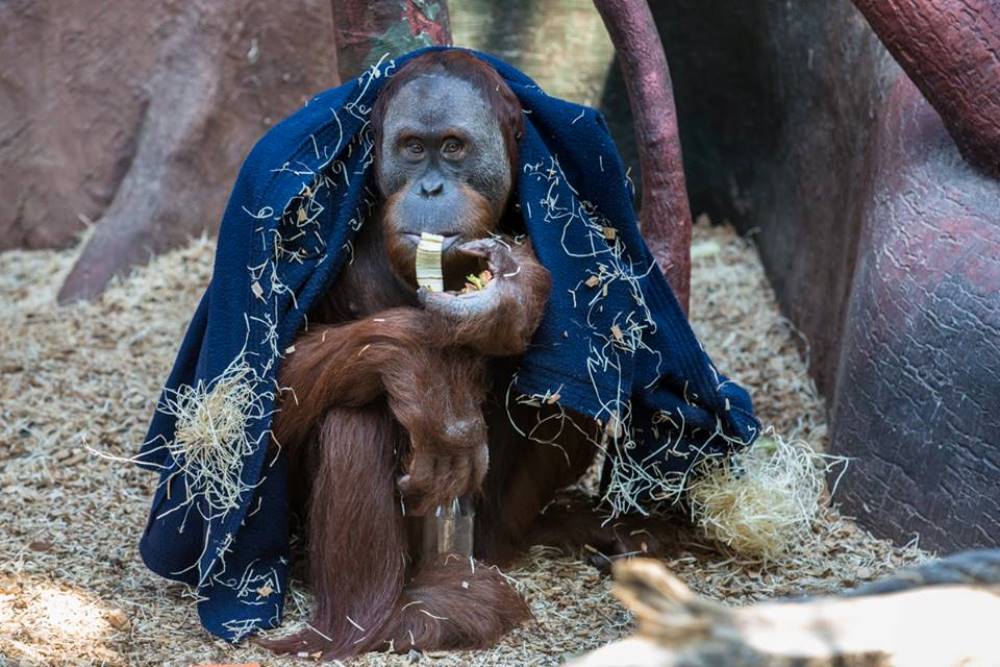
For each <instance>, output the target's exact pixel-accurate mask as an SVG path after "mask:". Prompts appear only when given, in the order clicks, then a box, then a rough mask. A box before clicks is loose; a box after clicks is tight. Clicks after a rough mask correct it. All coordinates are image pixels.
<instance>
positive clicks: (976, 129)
mask: <svg viewBox="0 0 1000 667" xmlns="http://www.w3.org/2000/svg"><path fill="white" fill-rule="evenodd" d="M854 4H855V5H856V6H857V7H858V9H859V10H861V13H862V14H864V15H865V18H867V19H868V22H869V23H870V24H871V26H872V28H873V29H874V30H875V33H876V34H877V35H878V36H879V38H880V39H881V40H882V43H883V44H885V47H886V48H887V49H888V50H889V52H890V53H892V55H893V57H894V58H895V59H896V60H897V61H898V62H899V64H900V66H902V68H903V69H904V70H905V71H906V73H907V75H908V76H909V77H910V79H912V80H913V82H914V83H915V84H916V85H917V88H919V89H920V92H922V93H923V94H924V97H926V98H927V101H928V102H930V103H931V106H933V107H934V109H935V110H936V111H937V112H938V113H939V114H940V115H941V118H942V120H943V121H944V124H945V126H946V127H947V128H948V132H949V134H951V136H952V138H953V139H954V140H955V143H956V144H957V145H958V149H959V150H960V151H961V153H962V156H963V157H965V159H966V160H967V161H968V162H969V164H971V165H973V166H975V167H977V168H978V169H981V170H983V171H984V172H986V173H987V174H989V175H990V176H993V177H994V178H1000V4H998V3H997V2H996V0H894V1H893V2H886V0H854Z"/></svg>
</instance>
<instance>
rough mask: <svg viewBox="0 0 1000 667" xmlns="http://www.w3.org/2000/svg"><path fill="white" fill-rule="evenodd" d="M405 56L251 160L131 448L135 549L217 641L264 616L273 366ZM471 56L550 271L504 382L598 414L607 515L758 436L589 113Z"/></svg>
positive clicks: (276, 530)
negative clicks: (512, 97)
mask: <svg viewBox="0 0 1000 667" xmlns="http://www.w3.org/2000/svg"><path fill="white" fill-rule="evenodd" d="M421 52H422V51H416V52H413V53H411V54H408V55H406V56H403V57H401V58H397V59H396V60H395V61H393V60H389V59H383V61H382V62H380V63H379V64H377V65H376V66H373V67H372V68H371V69H370V70H369V71H367V72H365V73H364V74H363V75H362V76H361V77H360V78H358V79H357V80H355V81H351V82H350V83H347V84H345V85H343V86H340V87H338V88H334V89H332V90H329V91H326V92H324V93H322V94H320V95H318V96H316V97H315V98H313V99H312V100H310V101H309V102H308V103H307V104H306V106H305V107H304V108H303V109H301V110H300V111H298V112H297V113H295V114H294V115H292V116H291V117H290V118H288V119H286V120H285V121H283V122H282V123H280V124H278V125H277V126H275V127H274V128H273V129H272V130H270V131H269V132H268V133H267V134H266V135H265V136H264V137H263V138H262V139H261V140H260V142H259V143H258V144H257V145H256V146H255V147H254V148H253V150H252V151H251V152H250V155H249V156H248V157H247V159H246V161H245V163H244V164H243V167H242V169H241V171H240V174H239V178H238V179H237V181H236V185H235V186H234V187H233V191H232V194H231V196H230V199H229V204H228V206H227V208H226V211H225V215H224V217H223V219H222V225H221V228H220V231H219V241H218V250H217V252H216V258H215V268H214V272H213V276H212V281H211V283H210V284H209V286H208V289H207V290H206V292H205V295H204V297H203V298H202V300H201V303H200V305H199V306H198V309H197V311H196V312H195V314H194V318H193V320H192V322H191V324H190V328H189V329H188V331H187V334H186V335H185V337H184V340H183V343H182V344H181V348H180V351H179V352H178V355H177V360H176V362H175V364H174V368H173V371H172V372H171V374H170V376H169V378H168V379H167V382H166V384H165V387H164V391H163V395H162V397H161V400H160V402H159V405H158V408H157V411H156V413H155V414H154V416H153V419H152V424H151V426H150V429H149V435H148V438H147V442H146V444H145V445H144V446H143V448H142V451H141V453H140V456H139V458H140V462H141V465H143V466H145V467H147V468H149V469H152V470H156V471H158V472H159V473H160V484H159V485H158V486H157V489H156V492H155V495H154V498H153V502H152V509H151V512H150V516H149V522H148V525H147V527H146V530H145V533H144V534H143V537H142V541H141V544H140V553H141V555H142V558H143V560H144V561H145V562H146V564H147V565H148V566H149V567H150V569H152V570H153V571H154V572H157V573H158V574H160V575H162V576H164V577H169V578H171V579H176V580H179V581H183V582H186V583H188V584H190V585H191V586H193V587H195V588H196V589H197V592H198V595H199V602H198V612H199V615H200V617H201V620H202V623H203V624H204V626H205V627H206V628H207V629H208V630H209V631H210V632H212V633H214V634H216V635H218V636H220V637H224V638H226V639H229V640H238V639H240V638H242V637H244V636H246V635H247V634H248V633H251V632H253V631H255V630H257V629H260V628H269V627H273V626H275V625H277V624H278V623H279V622H280V619H281V613H282V605H283V601H284V594H285V591H286V588H287V580H288V565H289V562H288V559H289V555H288V540H289V535H288V502H287V499H286V477H287V475H286V462H285V460H284V457H283V456H280V455H279V456H275V455H274V454H273V453H269V450H268V442H269V431H268V428H269V424H270V419H271V416H272V414H273V412H274V410H275V408H276V406H275V399H276V395H277V384H276V376H277V371H278V368H279V366H280V364H281V360H282V356H283V353H284V352H285V351H286V350H287V348H288V347H289V346H290V345H292V342H293V339H294V337H295V334H296V331H297V330H298V329H299V328H300V326H301V325H302V323H303V318H304V316H305V314H306V312H307V311H308V310H309V308H310V305H311V304H312V303H313V302H314V300H315V299H316V297H317V296H318V295H319V294H321V293H322V292H323V291H324V290H326V289H328V288H329V287H330V285H331V284H332V282H333V280H334V278H335V277H336V276H337V273H338V271H339V270H340V269H341V268H342V267H343V265H344V263H345V261H349V258H350V256H351V243H352V239H353V238H354V236H355V235H356V233H357V231H358V229H359V228H360V227H361V226H362V225H363V224H366V223H367V220H368V217H369V213H370V212H371V211H372V209H373V206H374V205H375V202H376V194H375V187H374V184H373V178H372V161H373V144H372V139H371V134H370V132H369V128H368V114H369V111H370V109H371V106H372V102H373V100H374V99H375V97H376V95H377V94H378V92H379V89H380V88H381V86H382V85H383V84H384V83H385V81H386V79H387V78H388V77H391V76H392V74H393V72H394V71H395V70H396V69H398V68H399V67H400V66H401V65H402V64H403V63H404V62H406V61H407V60H409V59H410V58H412V57H414V56H415V55H419V54H420V53H421ZM474 55H476V56H477V57H479V58H481V59H482V60H484V61H486V62H487V63H489V64H490V65H491V66H493V67H494V68H496V70H497V71H498V72H499V73H500V75H501V76H502V77H503V78H504V79H505V80H506V81H507V83H508V84H509V85H510V87H511V89H512V90H513V91H514V93H515V94H516V95H517V97H518V98H519V99H520V101H521V104H522V105H523V108H524V114H525V117H524V118H525V131H524V135H523V137H522V139H521V141H520V165H521V171H520V173H519V174H518V184H517V198H518V202H519V206H520V212H521V214H522V216H523V218H524V222H525V227H526V229H527V231H528V233H529V235H530V237H531V240H532V242H533V245H534V248H535V251H536V252H537V254H538V257H539V259H540V261H541V262H542V264H544V265H545V266H546V267H547V268H548V269H549V271H551V273H552V279H553V288H552V295H551V300H550V302H549V304H548V310H547V312H546V315H545V317H544V319H543V321H542V323H541V326H540V327H539V329H538V331H537V333H536V335H535V337H534V339H533V341H532V344H531V346H530V349H529V351H528V352H527V353H526V354H525V355H524V357H523V360H522V362H521V364H520V368H519V370H518V371H517V373H516V375H515V377H514V378H513V380H514V387H515V388H516V391H517V392H519V393H520V394H523V395H526V396H533V395H535V396H546V397H548V398H550V399H551V397H552V396H553V395H555V394H558V401H559V402H560V403H561V404H562V405H564V406H566V407H568V408H572V409H574V410H576V411H578V412H581V413H583V414H587V415H591V416H593V417H594V418H595V419H598V420H600V421H601V423H602V424H604V425H605V433H606V434H607V437H606V438H605V439H604V441H603V443H602V445H601V446H602V447H604V448H605V450H606V453H607V458H606V464H605V468H604V479H603V482H602V489H603V493H604V495H605V499H606V501H607V502H608V503H609V505H610V506H611V507H613V508H614V509H615V510H617V511H630V510H640V511H642V510H643V508H647V507H649V505H650V504H651V503H655V502H658V501H673V500H676V498H677V496H678V493H677V492H678V489H680V488H681V487H682V486H683V481H684V478H685V476H686V475H687V473H688V472H689V471H690V469H691V468H692V466H694V465H695V464H697V463H698V462H699V461H701V460H702V459H703V458H704V457H706V456H718V455H724V454H726V453H728V452H730V451H732V450H733V449H734V448H739V447H743V446H745V445H746V444H748V443H750V442H751V441H752V440H753V439H754V437H755V436H756V434H757V431H758V428H759V426H758V423H757V421H756V419H755V418H754V416H753V410H752V407H751V403H750V399H749V396H748V395H747V393H746V392H745V391H744V390H743V389H741V388H740V387H738V386H737V385H735V384H734V383H733V382H731V381H729V380H727V379H726V378H725V377H723V376H722V375H720V374H719V373H718V372H717V371H716V369H715V368H714V366H713V365H712V363H711V361H710V360H709V358H708V357H707V356H706V354H705V352H704V351H703V350H702V348H701V346H700V345H699V343H698V341H697V339H696V338H695V336H694V334H693V333H692V331H691V328H690V326H689V325H688V322H687V320H686V318H685V316H684V313H683V311H682V310H681V309H680V308H679V307H678V304H677V301H676V299H675V298H674V295H673V293H672V292H671V290H670V288H669V286H668V285H667V283H666V282H665V280H664V279H663V277H662V275H661V273H660V271H659V270H658V269H657V267H656V265H655V263H654V260H653V258H652V256H651V254H650V252H649V250H648V249H647V248H646V246H645V244H644V243H643V240H642V237H641V236H640V233H639V229H638V227H637V226H636V216H635V213H634V210H633V207H632V197H633V191H632V188H631V183H630V182H629V181H628V178H627V176H626V174H625V171H624V169H623V167H622V162H621V158H620V157H619V155H618V152H617V150H616V149H615V146H614V143H613V141H612V139H611V137H610V135H609V134H608V129H607V126H606V125H605V121H604V119H603V117H602V116H601V115H600V114H599V113H598V112H597V111H595V110H594V109H591V108H588V107H584V106H579V105H577V104H572V103H570V102H566V101H563V100H559V99H556V98H553V97H549V96H548V95H546V94H545V93H544V92H543V91H542V90H541V89H540V88H539V87H538V86H537V85H535V83H534V82H532V81H531V79H529V78H528V77H526V76H525V75H524V74H522V73H521V72H519V71H518V70H516V69H514V68H513V67H511V66H509V65H507V64H505V63H503V62H502V61H500V60H497V59H495V58H493V57H491V56H488V55H485V54H479V53H475V54H474Z"/></svg>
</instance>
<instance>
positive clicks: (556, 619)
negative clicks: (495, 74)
mask: <svg viewBox="0 0 1000 667" xmlns="http://www.w3.org/2000/svg"><path fill="white" fill-rule="evenodd" d="M213 250H214V248H213V244H212V243H211V242H209V241H205V240H202V241H196V242H194V243H192V244H191V245H190V246H189V247H187V248H185V249H183V250H180V251H177V252H173V253H171V254H169V255H167V256H164V257H161V258H159V259H157V260H156V261H155V262H154V263H153V264H152V265H151V266H150V267H148V268H146V269H143V270H140V271H137V272H136V273H135V274H134V275H133V276H132V277H130V278H129V279H128V280H126V281H124V282H122V283H120V284H117V285H115V286H114V287H113V288H112V289H110V290H109V291H108V293H107V294H106V295H105V296H104V297H103V298H102V299H101V300H100V301H99V302H97V303H95V304H86V305H77V306H73V307H68V308H58V307H56V306H55V305H53V299H54V295H55V290H56V288H57V287H58V285H59V283H60V280H61V278H62V276H63V275H64V274H65V272H66V271H67V270H68V268H69V266H70V264H71V263H72V260H73V253H72V252H32V253H23V252H9V253H6V254H3V255H0V321H2V322H3V323H4V326H3V327H2V328H0V517H3V520H2V521H0V664H3V663H4V659H3V656H5V657H6V659H7V660H8V661H10V662H11V663H17V664H32V665H34V664H38V665H43V664H44V665H52V664H87V663H103V664H110V665H124V664H131V665H189V664H197V663H206V662H253V661H259V662H264V663H266V664H268V665H279V664H302V663H301V662H299V661H295V660H276V659H274V658H273V657H272V656H270V655H269V654H267V653H265V652H262V651H259V650H256V649H254V648H252V647H240V648H233V647H230V646H228V645H226V644H225V643H223V642H221V641H219V640H216V639H213V638H211V637H210V636H209V635H207V634H206V633H205V632H204V631H203V630H202V629H201V627H200V625H199V624H198V620H197V616H196V615H195V612H194V607H193V605H194V602H193V599H192V597H191V595H190V593H189V592H188V591H186V590H185V589H184V587H183V586H180V585H177V584H172V583H168V582H166V581H164V580H162V579H159V578H158V577H156V576H155V575H153V574H151V573H149V572H148V571H147V570H146V569H145V568H144V567H143V566H142V564H141V563H140V562H139V561H138V557H137V554H136V543H137V542H138V539H139V535H140V532H141V530H142V527H143V525H144V523H145V519H146V512H147V510H148V500H149V497H150V493H151V490H152V488H153V485H154V483H155V478H154V476H152V475H150V474H149V473H144V472H141V471H139V470H137V469H136V468H134V467H132V466H129V465H125V464H122V463H117V462H113V461H108V460H106V459H102V458H99V457H95V456H93V455H90V454H89V453H88V452H87V447H93V448H96V449H98V450H101V451H103V452H107V453H109V454H112V455H115V456H121V457H128V456H131V455H133V454H134V453H135V452H136V451H137V448H138V444H139V442H140V440H141V439H142V437H143V436H144V432H145V427H146V423H147V420H148V418H149V416H150V415H151V413H152V410H153V406H154V401H155V399H156V397H157V395H158V389H159V385H160V383H161V382H162V381H163V379H164V378H165V377H166V373H167V371H168V368H169V365H170V363H171V362H172V360H173V355H174V353H175V351H176V347H177V345H178V342H179V340H180V336H181V334H182V332H183V330H184V327H185V325H186V323H187V320H188V318H189V317H190V315H191V314H192V313H193V311H194V308H195V305H196V302H197V299H198V298H199V296H200V295H201V292H202V289H203V287H204V285H205V284H206V283H207V280H208V277H209V273H210V270H211V264H212V256H213ZM694 254H695V256H696V259H695V264H694V275H693V295H694V298H693V299H692V301H693V312H692V318H693V321H694V324H695V329H696V331H697V333H698V335H699V336H700V338H701V339H702V340H703V341H704V343H705V346H706V348H707V349H708V350H709V352H710V354H712V356H713V358H714V359H715V360H716V361H717V363H718V365H719V366H720V368H722V369H724V370H725V371H726V372H728V373H730V374H731V375H732V376H733V377H734V379H736V380H738V381H740V382H742V383H744V384H746V385H747V386H749V388H750V389H751V390H752V392H753V393H754V396H755V399H756V403H757V407H758V410H759V412H760V415H761V417H762V418H763V420H764V422H765V423H766V424H770V425H773V426H774V427H775V429H776V431H777V432H778V433H780V434H781V435H783V436H784V437H785V438H798V439H802V440H805V441H806V442H809V443H813V444H814V445H817V446H822V445H823V443H824V441H825V437H826V426H825V423H824V418H823V412H822V407H821V403H820V401H819V399H818V398H817V396H816V392H815V390H814V388H813V385H812V383H811V381H810V380H809V379H808V377H807V375H806V373H805V367H804V364H803V363H802V361H801V360H800V357H799V354H798V349H797V345H798V344H799V342H800V341H799V340H798V336H797V334H796V333H795V331H794V329H793V328H792V327H791V326H790V324H789V323H788V322H787V321H785V320H784V319H783V318H782V317H781V316H780V315H779V314H778V310H777V308H776V306H775V303H774V300H773V296H772V294H771V291H770V289H769V287H768V286H767V284H766V282H765V280H764V276H763V272H762V271H761V268H760V264H759V261H758V259H757V256H756V253H755V252H754V251H753V249H752V248H751V247H750V246H749V245H748V244H747V243H745V242H744V241H741V240H740V239H738V238H737V237H736V236H735V235H734V234H733V232H732V231H731V230H729V229H726V228H716V229H712V228H708V227H706V226H704V225H700V226H698V227H697V228H696V230H695V246H694ZM847 474H850V471H848V473H847ZM807 541H808V542H809V544H808V548H803V549H801V550H799V551H798V552H796V553H794V554H792V555H791V556H790V557H787V558H785V559H784V560H781V561H778V562H777V563H776V564H773V565H772V566H769V567H767V566H762V565H761V564H760V563H758V562H752V561H741V560H740V559H738V558H736V557H731V556H726V555H724V554H721V553H719V551H718V550H717V549H714V548H711V547H709V546H706V545H705V544H704V540H699V539H697V538H696V537H695V535H694V534H693V533H692V535H691V537H690V539H689V540H684V541H683V543H682V544H679V545H678V547H677V551H676V553H675V554H674V555H672V556H671V558H670V559H669V561H668V565H669V566H670V567H671V568H672V569H673V570H674V571H675V572H676V573H677V574H678V575H679V576H680V577H681V578H682V579H683V580H684V581H686V582H688V583H689V584H690V585H691V586H692V588H694V589H695V590H697V591H698V592H700V593H704V594H706V595H709V596H711V597H714V598H718V599H724V600H726V601H727V602H729V603H733V604H740V603H745V602H748V601H751V600H759V599H763V598H767V597H771V596H776V595H795V594H800V593H810V592H819V591H829V590H836V589H840V588H843V587H847V586H852V585H854V584H856V583H858V582H860V581H864V580H868V579H872V578H874V577H877V576H879V575H880V574H882V573H884V572H886V571H888V570H891V569H894V568H895V567H897V566H899V565H901V564H903V563H908V562H912V561H914V560H916V559H919V558H920V557H921V554H920V553H919V552H918V551H917V550H916V549H912V548H911V549H908V550H899V549H894V548H892V547H891V545H889V544H887V543H886V542H882V541H878V540H875V539H873V538H871V537H870V536H868V535H867V534H865V533H864V532H862V531H860V530H858V529H857V528H855V527H854V526H853V525H852V524H851V523H849V522H847V521H845V520H843V519H842V518H841V517H840V516H839V515H838V514H836V513H835V512H833V511H829V510H827V511H824V512H823V513H822V516H821V517H820V521H819V522H818V526H817V527H816V528H815V529H814V530H813V532H812V534H811V535H810V536H808V540H807ZM511 574H512V576H513V577H514V578H515V579H516V580H517V582H518V584H519V586H520V587H521V589H522V590H523V592H524V593H525V594H526V595H527V597H528V600H529V602H530V604H531V606H532V609H533V610H534V612H535V616H536V618H537V622H535V623H533V624H531V625H529V626H527V627H524V628H522V629H520V630H518V631H517V632H515V633H513V634H512V635H510V636H509V637H508V638H507V639H506V640H505V641H504V643H503V644H502V645H500V646H499V647H497V648H496V649H494V650H492V651H487V652H481V653H476V654H448V655H443V656H430V657H424V658H419V659H418V660H417V661H418V662H420V663H423V664H430V663H431V662H433V663H434V664H441V665H466V664H491V665H494V664H511V665H523V664H537V665H550V664H551V665H554V664H560V663H561V662H562V661H563V660H565V659H566V658H567V657H569V656H571V655H575V654H577V653H579V652H581V651H583V650H585V649H589V648H593V647H596V646H598V645H600V644H603V643H606V642H608V641H610V640H612V639H616V638H618V637H620V636H622V635H623V634H625V633H626V632H627V631H628V630H629V627H630V620H629V618H628V616H627V614H626V613H625V612H624V611H623V610H622V609H621V608H620V607H619V605H618V604H617V603H616V602H615V601H614V600H613V599H612V597H611V596H610V595H609V593H608V590H609V581H608V580H607V579H605V578H602V577H601V576H600V575H598V573H597V572H596V571H595V570H594V569H593V568H592V567H591V566H589V565H587V564H585V563H583V562H581V561H579V560H576V559H573V558H567V557H562V556H557V555H554V554H552V553H551V552H546V551H545V550H544V549H535V550H533V551H532V552H531V553H530V554H529V555H528V556H527V557H525V558H524V559H523V561H522V562H521V563H520V565H519V567H518V568H517V569H516V570H514V571H513V572H511ZM307 609H308V597H307V594H306V593H305V592H304V591H302V590H301V588H293V591H292V594H291V596H290V598H289V601H288V620H289V621H292V620H296V619H301V617H302V615H303V614H304V613H305V612H306V611H307ZM411 658H415V656H411ZM411 658H407V657H389V656H383V655H375V656H372V657H366V658H364V659H363V660H361V661H358V663H356V664H361V665H379V664H412V663H411Z"/></svg>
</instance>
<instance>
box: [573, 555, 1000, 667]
mask: <svg viewBox="0 0 1000 667" xmlns="http://www.w3.org/2000/svg"><path fill="white" fill-rule="evenodd" d="M614 573H615V589H614V592H615V595H617V596H618V598H619V599H621V600H622V602H623V603H624V604H625V605H626V606H627V607H628V608H629V609H630V610H631V611H632V612H633V613H634V614H635V616H636V620H637V622H638V626H639V627H638V630H637V632H636V635H635V636H634V637H630V638H628V639H625V640H622V641H618V642H614V643H612V644H609V645H608V646H605V647H603V648H601V649H598V650H597V651H594V652H592V653H590V654H588V655H585V656H583V657H582V658H580V659H579V660H576V661H574V662H572V663H570V667H611V666H612V665H614V666H615V667H639V666H643V667H698V666H707V665H728V666H729V667H751V666H752V667H760V666H764V665H767V666H771V667H786V666H787V667H791V666H792V665H810V667H825V666H827V665H829V666H831V667H832V666H833V665H843V666H845V667H855V666H856V667H862V666H865V667H876V666H883V665H894V666H899V667H901V666H910V667H917V666H918V665H935V666H936V667H948V666H950V665H956V666H957V665H981V666H983V667H985V666H986V665H990V664H996V663H995V662H992V661H994V660H995V658H996V656H998V655H1000V637H998V636H997V633H996V630H995V625H996V619H997V618H1000V550H983V551H974V552H966V553H964V554H959V555H958V556H954V557H952V558H948V559H944V560H942V561H937V562H934V563H931V564H930V565H927V566H924V567H921V568H917V569H915V570H911V571H907V572H904V573H902V574H900V575H897V576H894V577H890V578H889V579H887V580H886V581H885V582H876V583H875V584H872V585H871V586H866V587H864V588H862V589H860V590H859V591H857V592H856V593H854V594H849V595H844V596H831V597H820V598H814V599H809V600H795V601H784V600H777V601H774V602H763V603H759V604H755V605H751V606H748V607H742V608H729V607H726V606H724V605H722V604H721V603H719V602H715V601H712V600H708V599H705V598H702V597H699V596H698V595H696V594H695V593H693V592H692V591H691V590H690V589H689V588H688V587H687V586H685V585H684V584H683V583H682V582H681V581H680V580H679V579H677V577H675V576H674V575H672V574H671V573H670V572H669V571H667V569H666V568H665V567H664V566H663V564H662V563H660V562H659V561H655V560H650V559H636V560H633V561H619V562H618V563H617V564H616V565H615V568H614Z"/></svg>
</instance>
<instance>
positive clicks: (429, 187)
mask: <svg viewBox="0 0 1000 667" xmlns="http://www.w3.org/2000/svg"><path fill="white" fill-rule="evenodd" d="M442 192H444V181H441V180H439V179H436V178H435V179H433V180H431V179H424V180H422V181H420V194H421V195H422V196H424V197H436V196H438V195H439V194H441V193H442Z"/></svg>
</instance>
